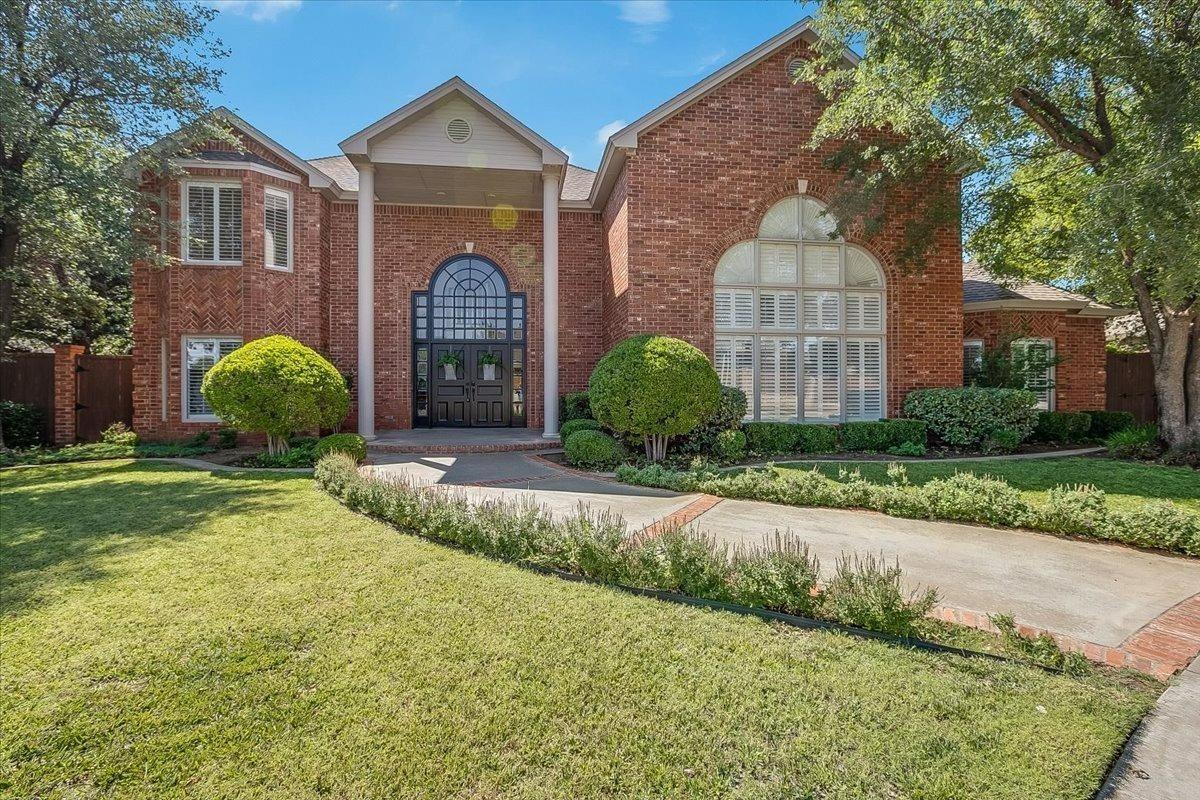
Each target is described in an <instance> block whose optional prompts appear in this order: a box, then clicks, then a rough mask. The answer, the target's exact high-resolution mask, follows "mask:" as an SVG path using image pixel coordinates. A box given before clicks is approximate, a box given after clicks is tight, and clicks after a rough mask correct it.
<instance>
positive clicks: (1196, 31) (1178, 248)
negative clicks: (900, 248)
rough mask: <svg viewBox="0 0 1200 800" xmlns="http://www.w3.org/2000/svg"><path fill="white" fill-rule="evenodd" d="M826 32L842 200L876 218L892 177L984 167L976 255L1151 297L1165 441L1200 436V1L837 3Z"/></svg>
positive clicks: (1000, 270) (1144, 303)
mask: <svg viewBox="0 0 1200 800" xmlns="http://www.w3.org/2000/svg"><path fill="white" fill-rule="evenodd" d="M815 27H816V29H817V32H818V33H819V34H820V36H821V44H820V45H819V50H818V57H817V58H816V59H815V60H813V61H812V62H810V63H808V64H807V65H806V67H805V69H804V70H803V71H802V73H801V75H800V78H801V79H804V80H811V81H814V82H815V83H816V84H817V85H818V86H819V87H820V89H821V90H822V91H823V92H824V93H825V95H826V96H827V97H828V98H829V99H830V101H831V104H830V106H829V107H828V109H827V110H826V111H825V112H824V113H823V114H822V116H821V119H820V121H819V123H818V126H817V130H816V133H815V136H814V139H815V142H814V143H818V142H822V141H828V140H842V141H843V142H844V146H843V147H842V148H841V151H840V153H839V159H840V160H841V163H843V164H844V165H846V166H847V167H848V168H849V174H850V175H851V180H849V181H848V182H847V184H846V186H845V187H844V189H843V191H842V192H841V194H840V196H839V197H837V198H835V199H834V202H833V206H834V208H835V210H836V211H837V212H840V213H842V214H844V215H847V216H848V217H849V219H850V223H851V224H852V223H853V222H854V221H855V220H858V221H863V220H865V221H867V222H868V224H869V223H871V222H872V221H877V220H878V218H879V217H880V216H881V215H882V214H883V213H884V212H885V211H886V209H885V207H884V204H883V198H884V197H885V196H886V193H887V191H888V190H889V189H890V188H891V187H892V186H894V185H895V184H896V183H898V182H906V181H912V180H914V177H915V176H919V175H921V174H924V172H925V171H926V170H928V169H930V168H940V169H947V170H958V171H961V172H963V173H964V174H969V177H968V178H967V179H966V181H965V183H964V212H965V223H966V229H967V231H968V233H969V239H968V249H969V250H970V251H971V253H972V254H973V255H974V256H975V257H976V258H978V259H979V261H980V262H982V264H983V265H984V266H985V267H987V268H988V269H989V270H991V271H992V272H994V273H996V274H998V275H1001V276H1005V275H1013V276H1015V275H1024V276H1028V277H1032V278H1035V279H1040V280H1051V281H1055V282H1057V283H1060V284H1062V285H1068V286H1083V287H1086V288H1088V289H1089V290H1090V291H1092V292H1094V293H1095V294H1097V295H1098V296H1099V297H1100V298H1101V299H1104V300H1107V301H1109V302H1113V303H1118V304H1122V305H1128V306H1130V307H1135V308H1137V309H1138V311H1139V312H1140V314H1141V316H1142V320H1143V322H1144V323H1145V325H1146V329H1147V331H1148V332H1149V334H1148V340H1149V345H1150V350H1151V354H1152V357H1153V361H1154V367H1155V387H1156V389H1157V392H1158V397H1159V405H1160V409H1161V417H1160V427H1161V430H1162V434H1163V436H1164V438H1165V439H1166V440H1167V442H1168V443H1169V444H1171V445H1178V444H1181V443H1183V442H1185V441H1189V440H1194V439H1197V438H1200V305H1198V302H1197V301H1198V298H1200V38H1198V37H1200V0H1152V1H1151V2H1139V1H1137V0H993V1H992V2H988V3H978V2H972V0H826V2H824V3H823V4H822V6H821V11H820V14H819V16H818V18H817V20H816V22H815ZM847 46H853V47H855V48H856V49H862V50H865V53H866V58H865V59H864V60H863V61H862V62H861V63H859V64H858V65H857V67H855V68H853V69H851V68H848V67H847V66H846V65H845V63H844V61H843V60H842V58H841V56H842V53H843V52H844V50H843V48H844V47H847ZM863 130H883V131H888V132H890V133H893V134H898V135H896V136H870V135H863V134H861V133H860V131H863ZM923 185H925V186H926V188H927V190H928V191H929V192H933V193H941V192H940V190H938V189H937V188H936V187H937V186H938V184H937V183H936V182H935V183H929V184H923ZM926 205H927V208H928V209H929V211H930V214H931V215H936V213H937V212H938V210H939V209H942V210H944V209H946V208H949V207H951V205H952V204H951V203H950V202H948V201H947V200H945V199H944V198H938V197H933V196H931V197H930V198H929V199H928V201H927V204H926ZM926 221H928V220H926ZM929 227H930V226H929V225H928V224H924V225H922V224H913V225H910V226H909V229H908V238H909V242H908V245H909V247H908V248H907V249H906V252H908V253H909V254H910V255H911V258H910V261H911V262H912V263H913V265H914V266H917V267H919V263H920V257H921V254H922V253H923V252H925V249H926V248H927V247H928V246H929V244H930V242H929V237H928V230H929Z"/></svg>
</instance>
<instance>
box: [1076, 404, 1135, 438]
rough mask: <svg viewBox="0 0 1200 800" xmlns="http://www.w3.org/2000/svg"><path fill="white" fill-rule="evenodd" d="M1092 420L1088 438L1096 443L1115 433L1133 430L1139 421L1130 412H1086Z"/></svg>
mask: <svg viewBox="0 0 1200 800" xmlns="http://www.w3.org/2000/svg"><path fill="white" fill-rule="evenodd" d="M1083 413H1085V414H1087V415H1088V416H1089V417H1091V419H1092V424H1091V425H1090V426H1089V427H1088V436H1089V437H1090V438H1092V439H1095V440H1096V441H1101V442H1102V441H1104V440H1105V439H1107V438H1108V437H1110V436H1112V435H1113V434H1114V433H1118V432H1119V431H1123V430H1125V429H1126V428H1132V427H1133V426H1134V425H1136V424H1137V419H1136V418H1135V417H1134V416H1133V414H1130V413H1129V412H1128V411H1085V412H1083Z"/></svg>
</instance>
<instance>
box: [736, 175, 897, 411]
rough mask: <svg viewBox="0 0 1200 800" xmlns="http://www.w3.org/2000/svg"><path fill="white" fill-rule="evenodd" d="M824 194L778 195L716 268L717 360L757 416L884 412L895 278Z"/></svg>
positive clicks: (750, 409)
mask: <svg viewBox="0 0 1200 800" xmlns="http://www.w3.org/2000/svg"><path fill="white" fill-rule="evenodd" d="M835 225H836V223H835V222H834V221H833V220H832V219H831V218H830V217H829V216H828V214H827V213H826V209H825V204H824V203H823V202H821V201H820V200H819V199H817V198H816V197H814V196H812V195H809V194H804V195H797V194H795V193H792V194H790V195H787V196H785V197H783V198H782V199H780V200H778V201H777V202H775V203H774V204H772V205H771V206H770V207H769V208H768V209H767V210H766V211H765V212H764V213H763V214H762V216H761V218H760V220H759V223H758V226H757V228H756V229H755V231H754V234H753V236H752V237H750V238H746V239H743V240H742V241H739V242H737V243H734V244H733V245H731V246H730V247H728V248H727V249H726V250H725V252H724V253H723V254H722V255H721V257H720V258H718V259H717V262H716V265H715V267H714V272H713V331H714V340H713V361H714V364H715V365H716V368H717V372H718V373H719V374H720V376H721V379H722V382H723V383H725V384H726V385H730V386H736V387H738V388H740V389H742V390H743V391H744V392H745V393H746V395H747V398H748V399H749V401H750V402H749V416H750V417H751V418H753V419H759V420H770V421H783V422H799V421H807V422H840V421H844V420H865V419H879V418H881V417H883V416H886V382H885V371H886V370H885V361H886V358H885V344H886V333H885V332H886V317H887V312H886V309H887V302H886V287H887V277H886V274H885V270H884V268H883V266H882V265H881V264H880V263H879V261H878V259H876V258H875V256H874V255H873V254H872V253H871V252H870V251H868V250H866V249H865V248H863V247H861V246H859V245H857V244H854V243H849V242H846V241H845V240H843V239H842V238H841V237H837V238H834V239H831V238H830V234H831V233H832V232H833V229H834V227H835Z"/></svg>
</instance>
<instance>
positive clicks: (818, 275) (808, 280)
mask: <svg viewBox="0 0 1200 800" xmlns="http://www.w3.org/2000/svg"><path fill="white" fill-rule="evenodd" d="M839 251H840V248H839V247H838V245H835V244H805V245H804V285H805V286H837V285H838V284H839V283H840V282H841V269H840V268H839V266H838V260H839V258H840V256H839Z"/></svg>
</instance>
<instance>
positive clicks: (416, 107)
mask: <svg viewBox="0 0 1200 800" xmlns="http://www.w3.org/2000/svg"><path fill="white" fill-rule="evenodd" d="M451 94H459V95H462V96H463V97H465V98H466V99H467V100H468V101H469V102H471V103H473V104H475V105H476V106H478V107H479V108H480V109H482V110H483V111H484V112H485V113H487V114H488V115H489V116H491V117H492V118H493V119H495V120H496V121H497V122H498V123H500V124H501V125H502V126H504V127H506V128H508V129H509V130H510V131H512V132H513V133H514V134H515V135H516V136H518V137H519V138H521V139H524V140H525V141H526V142H528V143H529V145H530V146H532V147H533V148H534V149H535V150H537V151H539V152H540V153H541V155H542V163H543V164H552V165H563V164H566V163H567V154H566V153H564V152H563V151H562V150H559V149H558V148H557V147H555V146H554V145H553V144H551V143H550V142H549V141H548V140H546V139H544V138H542V137H541V136H539V135H538V134H536V133H534V132H533V130H531V129H530V128H528V127H527V126H526V125H524V124H523V123H522V122H521V121H520V120H518V119H517V118H516V117H514V116H513V115H512V114H509V113H508V112H507V111H505V110H504V109H502V108H501V107H500V106H498V105H496V104H495V103H493V102H492V101H491V100H489V99H487V98H486V97H485V96H484V95H483V94H482V93H480V92H479V90H478V89H476V88H475V87H473V86H471V85H470V84H469V83H467V82H466V81H464V80H463V79H462V78H460V77H458V76H457V75H456V76H454V77H453V78H451V79H450V80H448V81H446V82H445V83H443V84H442V85H441V86H437V87H435V88H433V89H431V90H429V91H428V92H426V93H425V94H423V95H421V96H420V97H418V98H417V99H416V100H413V101H412V102H410V103H408V104H406V105H403V106H401V107H400V108H398V109H396V110H395V111H393V112H392V113H390V114H388V115H387V116H386V117H384V118H382V119H380V120H378V121H377V122H373V123H371V124H370V125H368V126H367V127H365V128H363V129H362V130H361V131H359V132H358V133H356V134H354V135H353V136H350V137H349V138H347V139H345V140H344V141H343V142H342V143H341V144H340V145H338V146H339V147H341V149H342V152H343V153H345V154H346V155H348V156H352V155H359V156H367V155H368V145H369V143H370V140H371V139H373V138H375V137H377V136H379V135H380V134H383V133H386V132H387V131H389V130H391V129H392V128H394V127H396V126H398V125H401V124H403V123H404V121H405V120H407V119H409V118H411V117H412V116H414V115H416V114H419V113H420V112H421V111H423V110H425V109H426V108H429V107H430V106H432V105H433V104H434V103H437V102H438V101H439V100H441V99H442V98H444V97H447V96H449V95H451Z"/></svg>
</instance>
